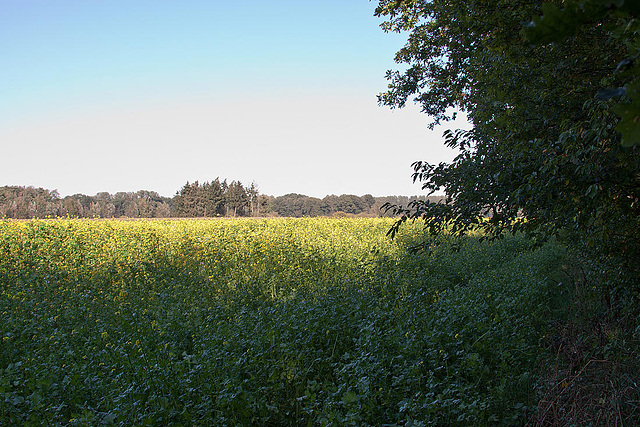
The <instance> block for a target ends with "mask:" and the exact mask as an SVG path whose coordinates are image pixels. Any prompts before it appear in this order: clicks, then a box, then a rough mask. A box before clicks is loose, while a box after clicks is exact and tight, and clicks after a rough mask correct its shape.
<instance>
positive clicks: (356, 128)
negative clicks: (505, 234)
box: [0, 0, 466, 197]
mask: <svg viewBox="0 0 640 427" xmlns="http://www.w3.org/2000/svg"><path fill="white" fill-rule="evenodd" d="M376 5H377V3H376V2H369V1H367V0H341V1H338V0H328V1H305V2H301V1H293V0H292V1H284V0H281V1H277V0H275V1H270V2H266V1H257V0H253V1H251V0H249V1H243V2H228V1H224V2H223V1H217V0H213V1H186V0H185V1H180V2H178V1H148V0H135V1H122V0H111V1H97V0H96V1H93V0H85V1H68V0H56V1H50V0H49V1H45V0H33V1H32V0H11V1H10V0H0V49H1V52H2V53H1V54H0V67H1V69H2V70H3V77H4V78H3V79H1V80H0V144H1V145H0V147H1V148H2V150H1V153H2V154H1V159H2V167H1V168H0V186H4V185H21V186H34V187H43V188H47V189H50V190H54V189H55V190H58V192H59V193H60V195H61V196H66V195H72V194H77V193H82V194H87V195H94V194H96V193H98V192H101V191H108V192H110V193H115V192H118V191H137V190H152V191H157V192H158V193H160V194H161V195H163V196H167V197H171V196H173V195H174V194H175V193H176V192H177V191H178V190H179V189H180V188H181V187H182V186H183V185H184V184H185V183H186V182H187V181H189V182H193V181H196V180H198V181H200V182H203V181H211V180H213V179H215V178H217V177H219V178H220V179H225V178H226V179H227V180H229V181H231V180H238V181H241V182H242V183H243V184H245V185H249V184H250V183H251V182H255V183H256V184H257V185H258V188H259V191H260V192H261V193H263V194H268V195H274V196H279V195H283V194H287V193H301V194H306V195H309V196H314V197H324V196H326V195H329V194H356V195H363V194H373V195H374V196H383V195H418V194H425V193H424V192H423V191H422V190H421V188H420V185H419V184H414V183H412V180H411V173H412V169H411V163H412V162H414V161H416V160H425V161H428V162H430V163H438V162H442V161H450V160H451V159H452V158H453V156H454V153H453V152H452V151H451V150H449V149H447V148H446V147H444V145H443V142H442V141H443V140H442V132H443V128H438V129H436V130H434V131H430V130H429V129H428V128H427V124H428V123H429V118H428V117H427V116H426V115H424V114H422V113H420V111H419V108H418V107H416V106H414V105H408V106H407V107H406V108H404V109H400V110H393V111H392V110H390V109H389V108H387V107H382V106H378V104H377V99H376V96H377V94H378V93H380V92H382V91H384V90H385V89H386V87H387V81H386V80H385V78H384V76H385V73H386V71H387V70H388V69H395V68H397V65H396V64H395V63H394V61H393V57H394V54H395V52H396V51H397V50H399V49H400V48H401V47H402V46H403V44H404V42H405V39H406V35H397V34H385V33H384V32H383V31H382V29H380V28H379V24H380V23H381V20H380V19H379V18H377V17H375V16H373V13H374V10H375V7H376ZM449 126H451V127H459V126H462V127H465V126H466V123H464V122H463V121H459V122H457V123H454V124H450V125H449Z"/></svg>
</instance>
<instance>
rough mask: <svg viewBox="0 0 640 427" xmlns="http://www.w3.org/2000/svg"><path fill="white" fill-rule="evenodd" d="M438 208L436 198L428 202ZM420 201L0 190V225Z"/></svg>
mask: <svg viewBox="0 0 640 427" xmlns="http://www.w3.org/2000/svg"><path fill="white" fill-rule="evenodd" d="M428 199H429V200H431V201H433V202H438V201H440V200H441V199H442V197H429V198H428ZM412 200H427V197H425V196H411V197H407V196H383V197H373V196H372V195H370V194H365V195H364V196H362V197H360V196H355V195H353V194H342V195H340V196H336V195H333V194H332V195H328V196H326V197H323V198H322V199H319V198H317V197H309V196H305V195H303V194H295V193H289V194H285V195H282V196H277V197H274V196H267V195H264V194H259V192H258V189H257V186H256V184H255V183H252V184H251V185H250V186H248V187H243V186H242V183H240V182H238V181H231V184H227V181H226V180H224V181H222V182H220V180H219V179H217V178H216V179H215V180H213V181H211V182H204V183H200V182H198V181H195V182H194V183H191V184H190V183H188V182H187V183H186V184H185V185H184V187H182V188H181V189H180V191H178V192H177V193H176V195H175V196H174V197H173V198H169V197H162V196H160V195H159V194H158V193H157V192H155V191H146V190H141V191H137V192H135V193H133V192H117V193H116V194H109V193H106V192H102V193H98V194H96V195H95V196H87V195H84V194H74V195H73V196H66V197H64V198H61V197H60V196H59V195H58V193H57V191H55V190H54V191H50V190H46V189H44V188H33V187H19V186H4V187H0V219H3V218H5V219H35V218H55V217H70V218H170V217H177V218H205V217H206V218H215V217H222V216H227V217H241V216H251V217H271V216H281V217H296V218H299V217H315V216H347V215H352V216H353V215H359V216H367V217H380V216H388V215H386V214H385V212H383V211H382V210H381V207H382V206H383V205H384V204H386V203H392V204H395V205H402V206H407V205H408V204H409V203H410V202H411V201H412Z"/></svg>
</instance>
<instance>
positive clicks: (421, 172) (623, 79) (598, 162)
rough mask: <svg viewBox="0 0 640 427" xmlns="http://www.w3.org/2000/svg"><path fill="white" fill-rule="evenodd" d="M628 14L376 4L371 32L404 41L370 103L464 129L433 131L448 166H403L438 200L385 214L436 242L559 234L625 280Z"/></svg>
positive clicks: (635, 219)
mask: <svg viewBox="0 0 640 427" xmlns="http://www.w3.org/2000/svg"><path fill="white" fill-rule="evenodd" d="M605 6H606V7H605ZM636 9H637V7H636V6H631V5H630V3H628V2H622V1H617V2H609V1H607V2H605V1H599V0H592V1H582V2H579V1H568V2H559V1H557V2H552V3H543V2H535V1H533V2H532V1H524V0H520V1H506V0H497V1H492V2H487V1H483V0H470V1H467V0H464V1H463V0H451V1H442V2H441V1H427V0H404V1H403V0H381V1H380V2H379V5H378V7H377V9H376V14H377V15H378V16H383V17H385V19H386V21H385V22H384V23H383V25H382V27H383V29H384V30H385V31H394V32H406V33H408V40H407V43H406V45H405V46H404V47H403V48H402V49H401V50H400V51H399V52H398V53H397V54H396V57H395V59H396V62H398V63H399V64H403V67H404V69H403V70H400V71H389V72H388V73H387V78H388V80H389V87H388V90H387V91H386V92H385V93H382V94H381V95H379V102H380V103H381V104H383V105H387V106H390V107H392V108H395V107H403V106H404V105H405V104H406V102H407V101H410V100H413V101H415V102H417V103H418V104H420V105H421V107H422V110H423V112H425V113H426V114H428V115H429V116H431V117H432V122H431V125H435V124H438V123H441V122H443V121H447V120H449V119H451V118H452V117H453V116H454V114H455V111H462V112H464V113H466V114H467V116H468V118H469V121H470V123H471V124H472V128H471V130H468V131H463V130H458V131H448V132H446V133H445V135H444V140H445V144H446V145H447V146H449V147H452V148H454V149H457V151H458V155H457V156H456V157H455V159H454V160H453V161H452V162H451V163H441V164H438V165H434V164H430V163H428V162H416V163H415V164H414V170H415V173H414V175H413V178H414V180H419V181H421V182H422V184H423V188H424V189H426V190H428V191H429V192H431V193H433V192H435V191H442V190H444V192H445V194H446V195H447V202H446V203H444V204H432V203H428V202H421V201H419V202H415V203H414V204H413V205H412V208H414V213H409V212H408V211H407V210H403V209H396V212H397V213H399V214H403V217H402V221H405V220H407V219H410V218H422V219H424V220H425V222H426V226H427V229H428V230H429V231H430V232H432V233H434V234H438V233H440V232H442V231H443V230H445V229H450V230H453V232H454V233H456V234H465V233H467V232H469V231H470V230H473V229H477V228H480V229H482V230H484V231H485V232H487V233H488V235H489V236H491V237H499V236H502V235H503V234H504V233H505V232H516V231H520V230H522V231H526V232H527V233H529V234H542V235H548V234H556V235H562V236H564V237H567V238H568V240H569V241H572V242H575V243H579V244H581V245H584V247H586V248H591V249H594V250H595V251H596V252H598V253H600V254H605V255H606V256H605V257H606V258H608V259H609V260H610V261H611V260H615V261H612V262H615V263H616V264H617V265H618V266H619V267H621V269H622V270H624V272H625V274H628V273H633V272H635V274H637V273H638V267H637V265H636V264H637V259H640V242H639V239H638V232H637V230H638V228H639V226H640V222H639V218H640V155H639V154H640V150H639V148H640V146H639V145H637V139H635V135H636V132H637V130H636V127H635V125H636V123H637V122H638V114H637V111H638V110H637V108H636V105H637V103H638V102H639V100H640V97H637V96H636V93H638V92H639V91H638V89H637V85H638V78H637V77H638V68H637V67H638V65H637V64H636V61H635V60H636V58H637V56H638V49H639V48H640V45H639V41H638V28H639V24H638V20H637V19H636V16H637V10H636ZM620 132H622V136H621V134H620ZM486 216H489V219H486V218H485V217H486ZM402 221H400V222H399V223H398V224H396V226H395V228H394V230H393V231H395V230H397V227H398V226H399V224H400V223H401V222H402Z"/></svg>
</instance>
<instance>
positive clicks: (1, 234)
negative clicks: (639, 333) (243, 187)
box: [0, 218, 563, 426]
mask: <svg viewBox="0 0 640 427" xmlns="http://www.w3.org/2000/svg"><path fill="white" fill-rule="evenodd" d="M392 222H393V220H392V219H326V218H325V219H297V220H293V219H271V220H246V221H245V220H236V221H215V220H213V221H207V220H180V221H135V222H122V221H79V220H66V221H62V220H60V221H37V220H34V221H24V222H12V221H4V222H0V314H1V315H2V318H3V322H2V323H0V339H1V346H0V370H1V371H0V372H1V376H0V424H29V423H31V424H37V425H39V424H49V425H68V424H72V425H73V424H78V425H96V424H104V425H144V424H151V425H157V424H163V425H164V424H167V425H181V424H182V425H193V424H200V425H247V424H258V425H313V426H315V425H383V424H387V425H404V426H409V425H414V426H419V425H430V424H467V425H468V424H476V425H482V424H506V425H509V424H523V423H524V422H526V420H528V419H530V417H531V416H532V415H533V414H535V413H536V411H537V410H538V408H537V407H536V401H537V399H538V397H539V396H538V395H537V393H538V390H539V386H540V365H539V363H540V361H542V360H544V355H545V354H547V350H546V349H545V346H546V342H547V341H546V340H547V338H545V334H547V332H548V330H549V323H550V320H551V319H552V318H551V317H550V316H551V315H552V308H553V304H554V301H555V300H556V297H557V294H558V289H557V286H554V285H553V283H554V281H553V280H551V279H552V278H553V276H555V275H557V274H558V273H557V272H558V271H559V270H560V266H561V263H562V261H563V250H562V248H560V247H559V246H557V245H555V244H553V243H549V244H546V245H544V246H542V247H534V246H533V245H532V244H531V242H530V241H528V240H526V239H525V238H523V237H519V236H515V237H510V238H506V239H504V240H501V241H496V242H493V243H487V242H484V243H480V242H479V241H478V239H477V238H474V237H468V238H465V239H463V240H462V241H460V242H458V243H456V244H455V249H456V250H455V251H453V250H451V249H452V247H451V245H452V243H451V242H449V243H447V242H444V243H442V244H440V245H438V246H434V247H432V249H431V250H430V251H429V252H423V253H416V252H412V251H409V250H408V248H410V247H412V246H415V244H416V242H419V241H421V242H422V243H425V242H424V241H422V240H421V239H423V238H422V237H420V229H419V227H418V226H415V227H413V226H410V225H409V226H407V227H405V228H403V229H402V232H401V234H400V235H399V236H398V237H397V239H396V240H394V241H391V240H389V239H388V238H387V237H386V236H385V234H386V231H387V230H388V229H389V227H390V226H391V224H392ZM426 243H428V242H426Z"/></svg>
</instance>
